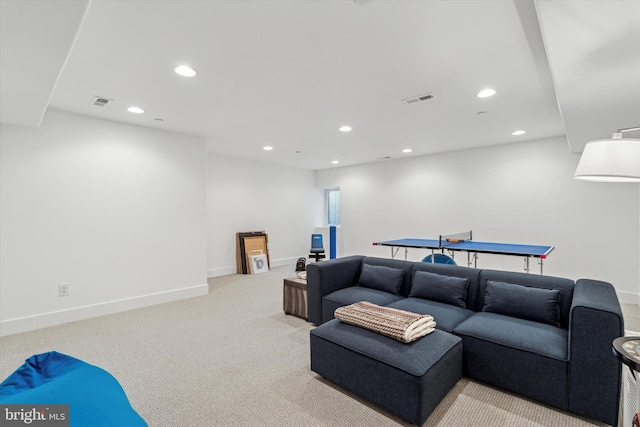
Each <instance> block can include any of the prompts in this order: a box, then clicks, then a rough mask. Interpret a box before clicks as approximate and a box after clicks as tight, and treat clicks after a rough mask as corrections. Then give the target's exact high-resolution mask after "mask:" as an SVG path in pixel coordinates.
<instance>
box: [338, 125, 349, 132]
mask: <svg viewBox="0 0 640 427" xmlns="http://www.w3.org/2000/svg"><path fill="white" fill-rule="evenodd" d="M340 132H351V126H342V127H341V128H340Z"/></svg>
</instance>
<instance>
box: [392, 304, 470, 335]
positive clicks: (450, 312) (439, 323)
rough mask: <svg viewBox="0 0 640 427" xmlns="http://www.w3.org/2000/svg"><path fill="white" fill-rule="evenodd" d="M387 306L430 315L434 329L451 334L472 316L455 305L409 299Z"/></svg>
mask: <svg viewBox="0 0 640 427" xmlns="http://www.w3.org/2000/svg"><path fill="white" fill-rule="evenodd" d="M388 306H389V307H392V308H398V309H400V310H406V311H411V312H413V313H418V314H430V315H431V316H433V320H435V322H436V329H440V330H441V331H445V332H453V330H454V328H455V327H456V326H458V325H459V324H460V323H462V322H464V321H465V320H466V319H468V318H469V317H471V316H472V315H473V314H474V312H473V311H471V310H467V309H466V308H461V307H457V306H455V305H451V304H445V303H442V302H438V301H429V300H426V299H421V298H411V297H410V298H405V299H401V300H398V301H396V302H392V303H391V304H389V305H388Z"/></svg>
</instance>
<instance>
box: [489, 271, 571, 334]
mask: <svg viewBox="0 0 640 427" xmlns="http://www.w3.org/2000/svg"><path fill="white" fill-rule="evenodd" d="M559 301H560V291H559V290H558V289H541V288H534V287H530V286H523V285H517V284H513V283H504V282H495V281H493V280H487V284H486V289H485V295H484V306H483V307H482V311H485V312H490V313H497V314H503V315H505V316H511V317H518V318H520V319H526V320H533V321H535V322H542V323H547V324H549V325H552V326H560V308H559V306H558V303H559Z"/></svg>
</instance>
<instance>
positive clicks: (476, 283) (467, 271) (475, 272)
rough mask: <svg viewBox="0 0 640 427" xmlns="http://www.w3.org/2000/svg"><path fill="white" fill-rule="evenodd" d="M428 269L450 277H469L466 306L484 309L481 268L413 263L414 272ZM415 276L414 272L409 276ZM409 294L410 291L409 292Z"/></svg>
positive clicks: (475, 309) (470, 308)
mask: <svg viewBox="0 0 640 427" xmlns="http://www.w3.org/2000/svg"><path fill="white" fill-rule="evenodd" d="M416 271H426V272H429V273H435V274H440V275H442V276H448V277H460V278H464V279H469V286H468V287H467V298H466V300H465V306H466V308H468V309H469V310H473V311H480V310H482V303H481V302H480V301H479V300H480V295H481V289H480V272H481V270H479V269H476V268H469V267H461V266H458V265H449V264H434V263H430V262H415V263H413V270H412V273H413V272H416ZM409 278H410V279H412V278H413V274H412V275H411V276H409ZM406 295H409V291H407V294H406Z"/></svg>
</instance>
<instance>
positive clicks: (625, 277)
mask: <svg viewBox="0 0 640 427" xmlns="http://www.w3.org/2000/svg"><path fill="white" fill-rule="evenodd" d="M578 160H579V156H578V155H574V154H571V153H570V152H569V150H568V149H567V143H566V141H565V139H564V138H556V139H549V140H542V141H534V142H528V143H520V144H512V145H502V146H495V147H490V148H484V149H475V150H466V151H459V152H453V153H446V154H440V155H432V156H424V157H414V158H409V159H403V160H395V161H394V160H391V161H384V162H378V163H375V164H369V165H362V166H354V167H344V168H337V169H328V170H323V171H318V172H317V174H316V186H317V187H318V188H326V187H333V186H339V187H340V189H341V208H342V210H341V217H342V224H341V229H340V232H341V233H342V237H343V239H344V253H342V254H340V255H349V254H365V255H373V256H382V257H389V256H390V249H389V248H387V247H376V246H372V244H371V243H372V242H374V241H380V240H388V239H398V238H403V237H422V238H430V237H436V238H437V236H438V235H439V234H445V233H455V232H458V231H464V230H468V229H471V230H473V233H474V239H475V240H481V241H483V240H484V241H497V242H509V243H529V244H549V245H554V246H555V250H554V251H553V252H552V253H551V254H550V255H549V258H548V259H547V260H546V262H545V274H549V275H556V276H562V277H569V278H573V279H576V278H580V277H588V278H594V279H600V280H605V281H608V282H611V283H612V284H613V285H614V286H615V287H616V289H617V291H618V293H619V295H620V297H621V299H623V300H624V301H626V302H633V303H637V302H638V299H637V295H638V289H639V288H640V274H639V272H640V249H639V239H638V238H637V236H639V235H640V234H639V233H640V224H639V221H638V218H640V208H639V199H640V193H639V192H638V187H637V184H618V185H616V184H605V183H594V182H583V181H577V180H574V179H573V172H574V170H575V168H576V166H577V163H578ZM428 253H429V252H426V251H420V250H417V249H416V250H410V251H409V259H411V260H419V259H421V258H422V257H424V256H425V255H427V254H428ZM398 256H399V257H400V258H403V256H404V252H403V251H402V250H401V251H400V253H399V254H398ZM456 261H457V262H458V263H459V264H466V256H465V255H464V254H459V255H458V256H457V257H456ZM478 267H480V268H498V269H509V270H514V271H522V269H523V259H521V258H519V257H505V256H498V255H481V256H480V258H479V260H478ZM533 267H534V269H533V271H536V272H537V271H539V270H538V269H537V264H534V265H533Z"/></svg>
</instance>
